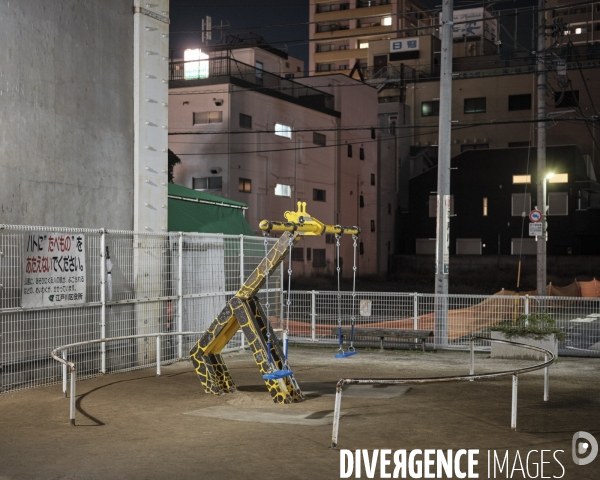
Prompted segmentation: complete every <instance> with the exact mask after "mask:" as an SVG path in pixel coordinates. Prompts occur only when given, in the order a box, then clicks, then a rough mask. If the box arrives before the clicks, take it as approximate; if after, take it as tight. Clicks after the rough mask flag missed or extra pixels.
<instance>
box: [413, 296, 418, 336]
mask: <svg viewBox="0 0 600 480" xmlns="http://www.w3.org/2000/svg"><path fill="white" fill-rule="evenodd" d="M418 329H419V297H418V296H417V292H415V293H413V330H418Z"/></svg>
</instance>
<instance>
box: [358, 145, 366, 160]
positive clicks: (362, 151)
mask: <svg viewBox="0 0 600 480" xmlns="http://www.w3.org/2000/svg"><path fill="white" fill-rule="evenodd" d="M358 158H360V159H361V160H364V159H365V149H364V148H363V147H360V150H359V151H358Z"/></svg>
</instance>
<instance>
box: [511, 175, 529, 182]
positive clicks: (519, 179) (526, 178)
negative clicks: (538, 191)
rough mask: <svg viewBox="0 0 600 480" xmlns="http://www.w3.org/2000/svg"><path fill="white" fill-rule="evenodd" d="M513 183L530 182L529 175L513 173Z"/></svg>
mask: <svg viewBox="0 0 600 480" xmlns="http://www.w3.org/2000/svg"><path fill="white" fill-rule="evenodd" d="M513 183H531V175H513Z"/></svg>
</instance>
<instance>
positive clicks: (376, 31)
mask: <svg viewBox="0 0 600 480" xmlns="http://www.w3.org/2000/svg"><path fill="white" fill-rule="evenodd" d="M393 31H394V29H393V27H391V26H387V25H378V26H376V27H362V28H349V29H346V30H333V31H329V32H318V33H315V36H314V39H315V40H331V39H335V38H344V37H355V36H358V35H360V36H361V37H365V36H367V35H383V34H386V33H388V34H389V33H392V32H393Z"/></svg>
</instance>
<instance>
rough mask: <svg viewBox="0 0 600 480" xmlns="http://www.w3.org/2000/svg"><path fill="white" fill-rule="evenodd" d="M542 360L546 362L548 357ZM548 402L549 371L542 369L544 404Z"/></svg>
mask: <svg viewBox="0 0 600 480" xmlns="http://www.w3.org/2000/svg"><path fill="white" fill-rule="evenodd" d="M544 358H545V359H546V361H548V355H545V356H544ZM548 400H550V370H549V368H548V367H546V368H544V402H547V401H548Z"/></svg>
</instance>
